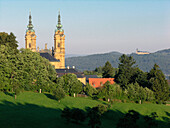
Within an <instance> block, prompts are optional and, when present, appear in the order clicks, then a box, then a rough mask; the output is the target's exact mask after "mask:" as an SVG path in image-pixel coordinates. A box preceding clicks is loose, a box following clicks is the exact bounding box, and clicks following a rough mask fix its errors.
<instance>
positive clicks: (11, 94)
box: [4, 92, 15, 97]
mask: <svg viewBox="0 0 170 128" xmlns="http://www.w3.org/2000/svg"><path fill="white" fill-rule="evenodd" d="M4 94H5V95H8V96H11V97H14V96H15V94H14V93H12V92H4Z"/></svg>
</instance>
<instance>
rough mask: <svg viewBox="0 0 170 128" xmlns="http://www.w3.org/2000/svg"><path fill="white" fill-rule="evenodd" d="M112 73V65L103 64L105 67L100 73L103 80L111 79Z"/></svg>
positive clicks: (108, 63)
mask: <svg viewBox="0 0 170 128" xmlns="http://www.w3.org/2000/svg"><path fill="white" fill-rule="evenodd" d="M113 73H114V71H113V67H112V65H111V64H110V62H109V61H107V62H106V63H105V66H104V67H103V73H102V75H103V78H112V77H113V75H114V74H113Z"/></svg>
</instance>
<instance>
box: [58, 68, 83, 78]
mask: <svg viewBox="0 0 170 128" xmlns="http://www.w3.org/2000/svg"><path fill="white" fill-rule="evenodd" d="M56 72H57V75H58V77H61V76H63V75H65V74H69V73H71V74H75V75H76V76H77V78H84V77H85V76H84V74H83V72H80V71H79V70H77V69H75V68H65V69H56Z"/></svg>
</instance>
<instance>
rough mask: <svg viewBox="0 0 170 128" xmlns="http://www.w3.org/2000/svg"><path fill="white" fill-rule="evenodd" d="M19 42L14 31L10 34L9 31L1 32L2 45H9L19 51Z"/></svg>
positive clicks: (0, 43) (0, 40) (0, 42)
mask: <svg viewBox="0 0 170 128" xmlns="http://www.w3.org/2000/svg"><path fill="white" fill-rule="evenodd" d="M17 43H18V42H17V41H16V37H15V35H14V34H13V33H12V32H11V33H10V34H9V35H8V33H5V32H0V45H5V46H6V45H8V46H9V47H11V48H12V49H15V51H18V50H17V47H18V44H17Z"/></svg>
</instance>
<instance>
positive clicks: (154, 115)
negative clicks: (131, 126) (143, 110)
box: [144, 112, 158, 128]
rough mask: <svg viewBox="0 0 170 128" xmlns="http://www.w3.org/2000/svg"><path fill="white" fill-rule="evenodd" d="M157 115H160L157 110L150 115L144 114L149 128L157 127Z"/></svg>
mask: <svg viewBox="0 0 170 128" xmlns="http://www.w3.org/2000/svg"><path fill="white" fill-rule="evenodd" d="M157 117H158V115H157V113H156V112H152V113H151V114H150V115H149V116H144V120H145V122H146V124H147V128H151V127H156V126H157V125H158V124H157V123H156V121H155V120H156V118H157Z"/></svg>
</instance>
